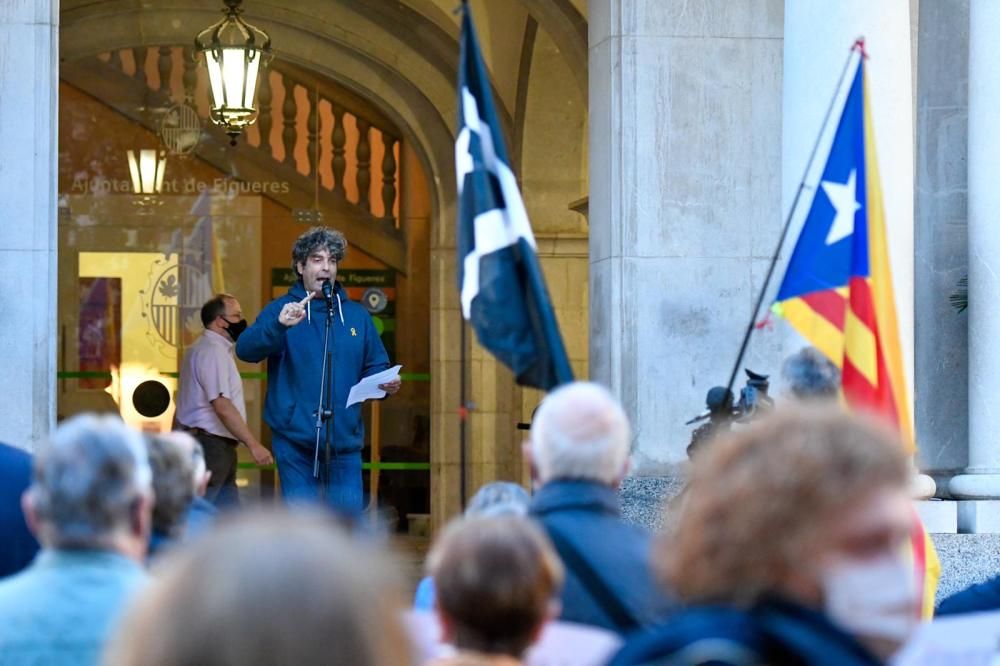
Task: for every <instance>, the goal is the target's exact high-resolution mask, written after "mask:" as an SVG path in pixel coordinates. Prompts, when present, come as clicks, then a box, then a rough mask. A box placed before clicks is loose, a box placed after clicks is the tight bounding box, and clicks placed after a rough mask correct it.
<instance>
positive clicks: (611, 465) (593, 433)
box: [529, 382, 671, 633]
mask: <svg viewBox="0 0 1000 666" xmlns="http://www.w3.org/2000/svg"><path fill="white" fill-rule="evenodd" d="M630 440H631V428H630V426H629V422H628V417H627V416H626V415H625V412H624V411H623V410H622V408H621V405H619V404H618V402H617V401H616V400H615V399H614V397H612V396H611V394H610V393H608V391H607V390H606V389H604V388H603V387H601V386H598V385H597V384H591V383H587V382H575V383H572V384H568V385H566V386H563V387H561V388H559V389H557V390H555V391H553V392H552V393H550V394H549V395H548V396H546V398H545V400H544V401H543V402H542V404H541V406H540V407H539V408H538V411H537V412H536V414H535V418H534V420H533V421H532V424H531V441H530V446H529V455H530V457H531V461H532V470H533V473H534V475H535V480H536V482H537V483H538V484H540V488H539V489H538V492H537V493H536V494H535V497H534V499H533V500H532V503H531V509H530V514H531V515H532V517H534V518H535V519H536V520H537V521H538V522H539V523H540V524H541V525H542V527H543V528H544V529H545V531H546V532H547V533H548V535H549V538H550V539H551V540H552V542H553V544H554V545H555V547H556V551H557V552H558V553H559V556H560V558H562V561H563V564H564V565H565V567H566V584H565V586H564V588H563V593H562V615H561V616H560V619H562V620H564V621H568V622H579V623H582V624H590V625H594V626H599V627H604V628H606V629H610V630H612V631H616V632H619V633H627V632H629V631H631V630H633V629H636V628H637V627H640V626H643V625H646V624H650V623H652V622H654V621H656V620H657V619H660V618H662V617H663V616H664V615H665V614H666V613H667V612H668V611H669V610H670V609H671V602H670V601H669V600H668V599H667V598H665V597H664V596H663V594H662V593H661V592H660V591H659V590H660V587H659V586H658V585H656V584H655V583H654V581H653V576H652V573H651V571H650V567H649V558H650V545H651V537H650V535H649V534H648V533H647V532H645V531H643V530H642V529H640V528H639V527H637V526H635V525H632V524H630V523H626V522H625V521H624V520H622V518H621V511H620V508H619V499H618V487H619V485H620V484H621V481H622V479H623V478H624V477H625V474H626V473H627V472H628V458H629V447H630Z"/></svg>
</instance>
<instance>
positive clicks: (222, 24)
mask: <svg viewBox="0 0 1000 666" xmlns="http://www.w3.org/2000/svg"><path fill="white" fill-rule="evenodd" d="M241 1H242V0H224V2H225V3H226V9H224V10H222V11H223V12H224V13H225V17H223V19H222V20H221V21H219V22H218V23H216V24H214V25H212V26H209V27H208V28H205V29H204V30H202V31H201V32H200V33H198V36H197V37H195V39H194V45H195V49H197V51H198V53H203V54H205V64H206V65H207V66H208V78H209V82H210V83H211V85H212V113H211V115H212V121H213V122H214V123H215V124H216V125H220V126H222V127H223V129H225V130H226V134H228V135H229V137H230V138H231V139H232V141H231V143H232V145H234V146H235V145H236V137H238V136H239V135H240V133H241V132H242V131H243V128H245V127H246V126H247V125H251V124H253V122H254V121H255V120H257V108H256V106H255V105H256V99H255V97H256V93H257V76H258V74H259V72H260V68H261V65H267V63H268V62H270V61H271V57H272V56H271V38H270V37H269V36H268V34H267V33H266V32H264V31H263V30H261V29H260V28H257V27H255V26H252V25H250V24H249V23H247V22H246V21H244V20H243V19H242V18H241V17H240V14H242V13H243V10H242V9H241V8H240V4H241Z"/></svg>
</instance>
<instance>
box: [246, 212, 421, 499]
mask: <svg viewBox="0 0 1000 666" xmlns="http://www.w3.org/2000/svg"><path fill="white" fill-rule="evenodd" d="M346 252H347V240H346V239H345V238H344V235H343V234H342V233H340V232H339V231H334V230H333V229H328V228H326V227H314V228H312V229H309V230H308V231H306V232H305V233H303V234H302V235H301V236H299V238H298V240H296V241H295V245H294V246H293V247H292V268H293V269H294V270H295V274H296V275H297V276H298V278H299V279H298V281H297V282H296V283H295V284H294V285H293V286H292V287H291V288H290V289H289V290H288V293H287V294H285V295H284V296H281V297H280V298H277V299H275V300H273V301H271V302H270V303H269V304H268V305H267V306H266V307H265V308H264V310H263V311H262V312H261V313H260V316H258V317H257V320H256V321H255V322H254V323H253V325H252V326H251V327H250V328H248V329H247V330H246V332H245V333H244V334H243V335H242V336H241V337H240V339H239V341H238V342H237V343H236V355H237V356H238V357H240V358H241V359H243V360H244V361H248V362H250V363H258V362H260V361H263V360H265V359H266V360H267V398H266V399H265V402H264V420H265V421H266V422H267V424H268V425H269V426H270V427H271V434H272V440H271V441H272V443H273V448H274V454H275V457H276V458H277V461H278V476H279V478H280V480H281V493H282V495H283V496H284V498H285V499H286V500H289V501H295V502H316V501H318V500H320V499H321V497H322V495H323V493H324V492H326V501H327V502H328V503H329V505H330V506H331V507H332V508H334V509H335V510H337V511H340V512H342V513H344V514H346V515H357V514H359V513H360V512H361V509H362V506H363V501H364V500H363V497H362V485H361V449H362V447H363V446H364V441H365V433H364V423H362V419H361V403H356V404H354V405H351V406H350V407H346V406H345V405H346V404H347V396H348V394H349V392H350V389H351V387H352V386H354V385H355V384H357V383H358V381H359V380H360V379H362V378H363V377H367V376H369V375H373V374H376V373H378V372H381V371H382V370H386V369H388V367H389V356H388V355H387V354H386V351H385V347H384V346H383V345H382V339H381V338H380V337H379V334H378V331H377V330H376V329H375V324H374V322H373V321H372V318H371V316H370V315H369V314H368V312H367V311H366V310H365V308H364V307H363V306H362V305H361V304H360V303H355V302H354V301H351V300H349V299H348V297H347V292H346V291H345V290H344V288H343V287H342V286H341V285H340V283H339V282H337V268H338V266H339V265H340V262H341V261H343V259H344V255H345V253H346ZM324 283H329V286H328V289H329V293H330V296H329V299H327V298H326V297H325V296H324V293H323V285H324ZM328 313H329V315H330V322H331V325H330V337H331V340H330V341H329V349H328V350H327V349H324V348H323V343H324V339H325V326H326V324H325V321H326V319H327V315H328ZM327 352H329V353H330V354H331V356H332V359H333V363H332V368H330V370H329V376H330V378H331V384H332V388H333V397H332V402H333V410H332V411H333V416H332V419H331V420H327V421H326V426H325V427H327V428H332V432H331V433H330V437H331V448H332V453H331V457H330V466H329V469H325V467H326V465H325V462H324V464H323V465H321V468H323V469H322V470H321V474H320V476H319V478H317V476H314V465H315V463H316V460H317V452H316V450H315V447H316V443H317V442H316V410H317V407H318V406H319V398H320V393H321V391H320V388H321V387H322V386H323V383H322V382H323V377H322V374H323V365H324V363H323V360H324V357H325V355H326V354H327ZM400 386H401V382H400V380H399V378H398V377H397V378H396V379H394V380H392V381H391V382H389V383H387V384H383V385H381V386H380V387H379V388H381V389H382V390H384V391H386V392H387V393H389V394H390V395H391V394H394V393H396V392H397V391H399V389H400ZM324 442H325V432H324V433H321V435H320V444H321V445H322V444H323V443H324ZM319 459H320V460H325V455H324V453H320V454H319ZM327 491H328V492H327Z"/></svg>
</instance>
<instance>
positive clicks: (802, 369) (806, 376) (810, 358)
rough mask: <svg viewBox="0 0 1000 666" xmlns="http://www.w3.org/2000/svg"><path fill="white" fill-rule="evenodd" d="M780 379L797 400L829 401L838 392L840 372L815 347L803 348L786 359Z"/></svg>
mask: <svg viewBox="0 0 1000 666" xmlns="http://www.w3.org/2000/svg"><path fill="white" fill-rule="evenodd" d="M781 378H782V379H783V380H784V381H785V383H786V384H787V386H788V392H789V393H790V394H791V395H792V396H793V397H795V398H797V399H799V400H829V399H833V398H836V397H837V393H838V391H840V370H839V369H838V368H837V366H836V365H834V364H833V362H832V361H830V359H828V358H827V357H826V356H824V355H823V353H822V352H820V350H818V349H816V348H815V347H803V348H802V349H800V350H799V351H798V352H796V353H794V354H792V355H791V356H789V357H788V358H786V359H785V362H784V363H783V364H782V366H781Z"/></svg>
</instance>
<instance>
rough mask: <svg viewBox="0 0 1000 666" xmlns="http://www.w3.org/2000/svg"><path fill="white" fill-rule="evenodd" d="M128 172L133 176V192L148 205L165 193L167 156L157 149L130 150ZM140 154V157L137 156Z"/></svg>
mask: <svg viewBox="0 0 1000 666" xmlns="http://www.w3.org/2000/svg"><path fill="white" fill-rule="evenodd" d="M127 153H128V170H129V174H130V175H131V176H132V192H134V193H135V194H136V195H138V196H141V197H142V198H141V199H139V200H138V201H141V202H144V203H147V202H150V201H151V200H152V198H153V197H154V196H156V195H157V194H160V193H161V192H163V174H164V172H166V170H167V154H166V153H165V152H163V151H162V150H158V149H156V148H143V149H142V150H138V151H136V150H129V151H127ZM136 153H138V155H137V154H136Z"/></svg>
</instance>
